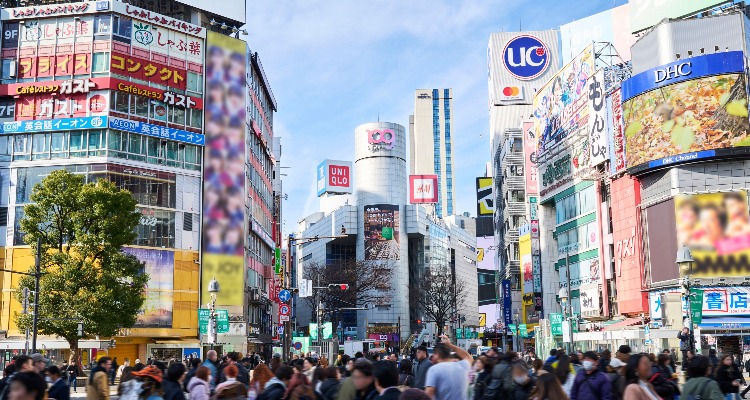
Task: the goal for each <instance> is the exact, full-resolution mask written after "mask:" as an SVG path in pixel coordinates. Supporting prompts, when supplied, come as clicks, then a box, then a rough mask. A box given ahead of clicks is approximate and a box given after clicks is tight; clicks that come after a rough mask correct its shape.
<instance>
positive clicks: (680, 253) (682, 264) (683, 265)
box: [675, 244, 695, 352]
mask: <svg viewBox="0 0 750 400" xmlns="http://www.w3.org/2000/svg"><path fill="white" fill-rule="evenodd" d="M694 261H695V260H693V256H692V255H691V254H690V249H689V248H688V247H687V246H685V245H684V244H683V245H682V246H681V247H680V248H679V249H678V250H677V259H676V260H675V263H676V264H677V267H678V268H679V272H680V278H681V281H682V282H681V283H682V295H683V297H684V298H685V304H686V306H687V324H688V329H690V347H689V348H690V351H692V352H695V340H694V338H693V319H692V316H691V313H690V297H691V296H692V294H691V293H690V275H691V274H692V273H693V262H694Z"/></svg>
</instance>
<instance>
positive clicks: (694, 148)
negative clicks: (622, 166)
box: [622, 51, 750, 173]
mask: <svg viewBox="0 0 750 400" xmlns="http://www.w3.org/2000/svg"><path fill="white" fill-rule="evenodd" d="M743 69H744V61H743V56H742V52H739V51H736V52H724V53H715V54H709V55H704V56H698V57H692V58H688V59H684V60H678V61H676V62H674V63H671V64H667V65H663V66H660V67H657V68H654V69H652V70H649V71H644V72H642V73H640V74H638V75H635V76H633V77H632V78H631V79H629V80H627V81H625V82H623V85H622V98H623V120H624V125H625V151H626V154H627V168H628V170H629V172H631V173H637V172H641V171H643V170H646V169H649V168H658V167H662V166H666V165H671V164H675V163H681V162H691V161H696V160H699V159H703V158H709V157H714V156H719V155H730V154H732V153H733V152H734V151H732V148H737V147H742V146H747V145H750V139H748V131H750V124H748V108H747V90H746V80H745V75H744V73H743V72H742V71H743Z"/></svg>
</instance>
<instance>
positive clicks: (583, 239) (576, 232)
mask: <svg viewBox="0 0 750 400" xmlns="http://www.w3.org/2000/svg"><path fill="white" fill-rule="evenodd" d="M598 237H599V225H598V224H597V223H596V222H590V223H588V224H586V225H583V226H579V227H576V228H573V229H571V230H568V231H565V232H562V233H560V234H558V235H557V253H558V256H559V257H564V256H565V254H575V253H580V252H582V251H586V250H588V249H589V248H592V247H596V246H597V245H598V243H599V242H598V240H597V238H598Z"/></svg>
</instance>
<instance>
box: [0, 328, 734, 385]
mask: <svg viewBox="0 0 750 400" xmlns="http://www.w3.org/2000/svg"><path fill="white" fill-rule="evenodd" d="M686 355H687V356H689V357H687V358H686V359H684V360H683V368H684V370H685V380H686V381H685V384H684V386H682V388H680V385H678V374H677V365H676V357H675V356H674V353H673V352H670V351H668V350H665V351H664V352H662V353H660V354H658V355H655V354H645V353H637V354H633V353H632V351H631V349H630V347H629V346H626V345H624V346H620V347H619V348H618V349H617V351H616V352H615V354H614V355H613V354H612V353H611V352H610V351H609V350H604V351H602V352H601V353H597V352H594V351H587V352H580V351H579V352H574V353H572V354H567V353H566V352H565V351H563V350H562V349H553V350H552V351H550V353H549V355H548V356H546V358H545V359H541V358H538V357H537V356H536V354H534V353H533V352H531V351H529V352H526V353H525V354H519V353H515V352H507V353H503V352H501V351H500V350H499V349H498V348H496V347H492V348H490V349H489V351H487V352H486V353H482V354H479V355H477V356H476V357H474V356H472V355H470V354H469V353H468V352H466V351H465V350H464V349H462V348H460V347H458V346H455V345H454V344H452V343H450V341H449V340H448V338H447V337H446V336H442V337H441V342H440V343H438V344H437V345H435V347H434V348H433V351H432V352H431V353H430V352H429V351H428V349H427V348H426V347H423V346H419V347H417V348H416V351H415V352H414V354H413V358H411V359H410V358H407V357H405V356H402V357H401V358H399V357H398V356H397V355H396V354H391V355H386V356H383V355H381V354H368V355H367V356H365V355H364V354H362V353H357V354H355V355H354V356H353V357H350V356H348V355H343V354H342V355H339V356H338V357H337V358H336V360H331V361H329V360H328V359H326V358H325V357H318V356H317V355H316V354H308V356H307V357H300V356H294V357H293V358H292V360H290V361H289V362H283V361H282V360H281V356H280V355H279V354H274V356H273V358H272V359H271V360H270V361H269V362H268V363H265V362H263V361H262V360H261V359H260V358H259V357H257V358H256V357H255V355H253V356H252V357H250V358H248V357H245V358H241V356H240V354H238V353H229V354H226V355H225V356H224V357H222V358H219V356H218V354H217V353H216V351H214V350H210V351H208V352H207V354H206V358H205V360H202V361H201V360H200V359H190V360H183V361H176V360H173V361H170V362H168V363H164V362H160V361H152V360H148V361H147V363H146V364H143V363H141V362H140V360H136V362H135V363H134V364H133V365H132V366H131V365H130V362H129V360H128V359H125V360H124V362H123V364H122V365H119V364H118V363H117V360H115V359H110V358H109V357H101V358H99V359H98V360H97V361H96V364H95V365H94V366H93V367H92V368H91V371H90V373H89V375H88V377H87V378H86V399H87V400H109V399H110V386H111V385H112V383H113V382H114V380H113V379H119V384H118V386H117V395H118V396H119V399H120V400H188V399H189V400H432V399H435V400H675V399H680V398H682V399H690V400H693V399H695V400H697V399H701V400H734V399H737V398H740V397H741V398H744V393H742V394H741V393H740V387H741V385H742V384H743V383H744V378H743V375H742V367H741V366H740V365H739V363H738V361H739V359H738V358H735V357H733V356H732V355H731V354H724V355H721V357H719V356H718V355H717V354H716V352H715V351H711V352H710V353H709V356H707V357H706V356H701V355H693V354H691V353H688V354H686ZM48 364H49V360H47V359H46V358H45V357H44V356H43V355H41V354H32V355H30V356H27V355H22V356H18V357H16V358H15V360H14V361H13V362H12V363H10V364H8V366H7V367H6V368H5V374H4V377H3V379H2V380H0V400H45V399H56V400H70V391H71V389H73V390H74V391H75V390H77V388H76V385H75V382H76V378H77V377H78V376H79V374H80V370H79V369H78V367H77V366H76V364H75V363H71V364H70V365H64V366H63V368H60V367H58V366H55V365H50V366H48ZM743 367H744V366H743ZM113 377H114V378H113ZM71 378H72V379H71Z"/></svg>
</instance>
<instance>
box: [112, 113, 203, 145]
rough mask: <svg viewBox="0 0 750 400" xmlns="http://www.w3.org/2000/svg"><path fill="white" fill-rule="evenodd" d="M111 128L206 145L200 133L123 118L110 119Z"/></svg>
mask: <svg viewBox="0 0 750 400" xmlns="http://www.w3.org/2000/svg"><path fill="white" fill-rule="evenodd" d="M109 127H110V128H111V129H119V130H121V131H126V132H133V133H140V134H143V135H146V136H152V137H158V138H162V139H169V140H176V141H178V142H183V143H188V144H195V145H199V146H203V144H204V143H205V137H204V136H203V135H201V134H200V133H195V132H188V131H183V130H180V129H174V128H167V127H166V126H158V125H153V124H147V123H145V122H138V121H130V120H127V119H122V118H114V117H111V118H109Z"/></svg>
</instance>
